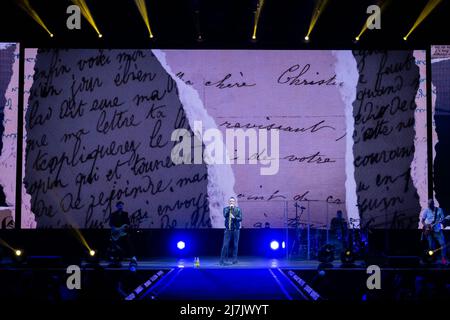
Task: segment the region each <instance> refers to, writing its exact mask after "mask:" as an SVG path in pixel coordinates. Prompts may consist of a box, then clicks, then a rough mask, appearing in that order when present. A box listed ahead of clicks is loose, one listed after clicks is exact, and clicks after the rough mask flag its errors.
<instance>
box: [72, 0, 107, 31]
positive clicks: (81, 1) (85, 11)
mask: <svg viewBox="0 0 450 320" xmlns="http://www.w3.org/2000/svg"><path fill="white" fill-rule="evenodd" d="M72 2H73V3H74V4H76V5H77V6H78V7H80V10H81V14H82V15H83V17H84V18H85V19H86V20H87V21H88V22H89V24H90V25H91V26H92V28H94V30H95V32H97V35H98V37H99V38H101V37H102V34H101V32H100V30H99V29H98V27H97V24H96V23H95V20H94V17H93V16H92V14H91V11H90V10H89V7H88V6H87V4H86V1H85V0H72Z"/></svg>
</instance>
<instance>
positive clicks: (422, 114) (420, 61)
mask: <svg viewBox="0 0 450 320" xmlns="http://www.w3.org/2000/svg"><path fill="white" fill-rule="evenodd" d="M413 56H414V59H415V64H416V66H417V67H418V68H419V79H420V80H419V87H418V88H417V93H416V98H415V103H416V110H415V112H414V130H415V137H414V158H413V161H412V162H411V167H410V168H411V179H412V182H413V184H414V187H415V188H416V190H417V194H418V195H419V203H420V207H421V212H422V211H423V210H425V209H426V208H427V206H428V170H427V165H428V160H427V154H428V153H427V146H428V143H427V142H426V139H427V129H426V128H425V129H424V131H420V130H418V129H417V125H419V124H420V125H424V124H425V126H426V125H427V124H426V121H427V120H426V117H427V113H426V110H427V103H426V101H427V100H426V94H427V90H426V81H421V80H422V79H425V80H426V77H427V69H426V50H414V51H413ZM419 90H421V91H419ZM419 92H420V93H421V94H423V95H425V96H424V97H421V96H419ZM421 109H424V111H421ZM424 118H425V119H424ZM420 132H423V133H424V135H420ZM424 155H425V156H424ZM418 220H419V222H418V223H419V224H418V227H419V226H420V212H419V219H418Z"/></svg>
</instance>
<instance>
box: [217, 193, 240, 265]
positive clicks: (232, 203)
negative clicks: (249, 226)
mask: <svg viewBox="0 0 450 320" xmlns="http://www.w3.org/2000/svg"><path fill="white" fill-rule="evenodd" d="M223 216H224V217H225V232H224V236H223V246H222V253H221V255H220V265H222V266H223V265H225V258H226V257H227V256H228V252H229V248H230V241H231V237H233V260H232V263H233V264H236V263H237V262H238V261H237V253H238V244H239V229H240V227H241V221H242V212H241V209H240V208H239V207H237V206H236V199H235V198H233V197H231V198H230V199H229V200H228V206H227V207H225V208H223Z"/></svg>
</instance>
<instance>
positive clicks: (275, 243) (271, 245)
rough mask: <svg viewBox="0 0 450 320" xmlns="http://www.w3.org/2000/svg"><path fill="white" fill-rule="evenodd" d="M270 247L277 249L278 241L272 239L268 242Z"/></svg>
mask: <svg viewBox="0 0 450 320" xmlns="http://www.w3.org/2000/svg"><path fill="white" fill-rule="evenodd" d="M270 248H271V249H272V250H278V248H280V243H279V242H278V241H275V240H274V241H272V242H271V243H270Z"/></svg>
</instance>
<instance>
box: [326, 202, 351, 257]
mask: <svg viewBox="0 0 450 320" xmlns="http://www.w3.org/2000/svg"><path fill="white" fill-rule="evenodd" d="M347 231H348V228H347V221H345V219H344V217H343V213H342V211H341V210H338V211H337V212H336V217H334V218H333V219H331V223H330V236H331V243H332V244H333V245H334V247H335V252H336V254H338V255H339V254H340V253H341V251H342V250H343V249H344V247H345V246H346V243H345V240H346V239H347Z"/></svg>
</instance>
